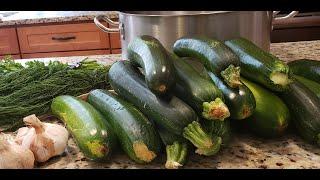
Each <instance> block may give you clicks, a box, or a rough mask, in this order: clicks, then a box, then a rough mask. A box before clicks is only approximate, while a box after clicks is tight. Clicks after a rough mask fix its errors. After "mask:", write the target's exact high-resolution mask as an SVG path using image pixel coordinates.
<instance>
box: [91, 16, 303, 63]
mask: <svg viewBox="0 0 320 180" xmlns="http://www.w3.org/2000/svg"><path fill="white" fill-rule="evenodd" d="M277 13H279V12H272V11H129V12H119V22H114V21H112V20H111V19H109V18H108V17H107V16H105V15H99V16H97V17H95V19H94V22H95V24H96V25H97V26H98V27H99V28H100V29H101V30H102V31H104V32H107V33H114V32H119V31H120V37H121V46H122V57H123V58H124V59H126V55H127V51H126V49H127V46H128V43H129V42H130V41H131V40H132V39H134V38H135V37H136V36H140V35H151V36H154V37H155V38H157V39H159V41H160V42H161V43H162V44H163V45H164V47H165V48H167V49H168V50H171V48H172V45H173V43H174V42H175V41H176V40H177V39H178V38H180V37H183V36H187V35H188V36H189V35H204V36H208V37H211V38H216V39H219V40H222V41H223V40H227V39H232V38H237V37H244V38H247V39H249V40H251V41H253V42H254V43H255V44H257V45H258V46H259V47H261V48H263V49H264V50H266V51H269V49H270V32H271V30H272V21H273V19H274V17H273V16H274V15H275V14H277ZM297 13H298V11H292V12H291V13H290V14H289V15H287V16H285V17H281V18H276V19H274V20H278V21H284V20H285V19H288V18H291V17H293V16H295V15H296V14H297ZM101 20H104V21H106V22H108V23H109V24H110V25H112V26H118V28H108V27H105V26H104V25H103V24H102V23H100V21H101Z"/></svg>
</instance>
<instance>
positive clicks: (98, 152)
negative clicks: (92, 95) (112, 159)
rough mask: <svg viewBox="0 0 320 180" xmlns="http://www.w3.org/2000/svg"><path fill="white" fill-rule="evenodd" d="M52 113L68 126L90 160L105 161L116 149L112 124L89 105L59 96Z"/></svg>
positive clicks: (78, 100) (54, 100) (52, 107)
mask: <svg viewBox="0 0 320 180" xmlns="http://www.w3.org/2000/svg"><path fill="white" fill-rule="evenodd" d="M51 112H52V114H53V115H54V116H56V117H58V118H59V119H60V120H62V121H63V122H64V123H65V124H66V127H67V129H68V130H69V132H70V134H71V135H72V136H73V138H74V140H75V142H76V144H77V145H78V147H79V148H80V150H81V152H82V153H83V154H84V155H85V157H87V158H88V159H91V160H94V161H102V160H105V159H107V158H108V156H109V155H110V154H111V152H112V151H113V150H114V149H115V147H116V144H117V137H116V135H115V133H114V132H113V130H112V128H111V126H110V124H109V123H108V122H107V121H106V120H105V119H104V117H103V116H102V115H101V114H100V112H98V111H97V110H96V109H95V108H94V107H93V106H92V105H90V104H89V103H87V102H85V101H83V100H81V99H79V98H77V97H73V96H69V95H64V96H58V97H56V98H54V99H53V101H52V104H51Z"/></svg>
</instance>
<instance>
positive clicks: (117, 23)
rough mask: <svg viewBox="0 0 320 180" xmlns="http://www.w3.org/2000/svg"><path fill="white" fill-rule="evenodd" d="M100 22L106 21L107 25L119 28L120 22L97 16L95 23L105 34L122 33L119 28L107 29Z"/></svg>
mask: <svg viewBox="0 0 320 180" xmlns="http://www.w3.org/2000/svg"><path fill="white" fill-rule="evenodd" d="M100 20H104V21H106V22H107V23H109V24H111V25H114V26H119V22H115V21H112V20H111V19H110V18H108V17H107V16H105V15H98V16H96V17H95V18H94V20H93V21H94V23H95V24H96V26H98V28H99V29H101V30H102V31H103V32H106V33H115V32H119V31H120V29H119V28H108V27H105V26H104V25H103V24H102V23H100Z"/></svg>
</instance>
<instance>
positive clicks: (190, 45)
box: [173, 37, 240, 87]
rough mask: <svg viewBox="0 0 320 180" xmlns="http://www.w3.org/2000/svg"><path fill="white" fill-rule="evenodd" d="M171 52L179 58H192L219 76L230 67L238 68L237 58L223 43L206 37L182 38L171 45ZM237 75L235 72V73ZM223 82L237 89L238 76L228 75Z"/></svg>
mask: <svg viewBox="0 0 320 180" xmlns="http://www.w3.org/2000/svg"><path fill="white" fill-rule="evenodd" d="M173 51H174V53H175V54H177V55H178V56H180V57H193V58H197V59H198V60H200V61H201V62H202V63H203V64H204V66H205V67H206V69H208V70H209V71H211V72H213V73H215V74H219V75H220V73H221V71H224V70H225V69H226V68H227V67H229V66H230V65H233V66H240V61H239V58H238V57H237V56H236V54H235V53H233V52H232V50H231V49H230V48H229V47H227V46H226V45H225V44H224V43H223V42H221V41H218V40H215V39H209V38H206V37H183V38H180V39H178V40H177V41H176V42H175V43H174V45H173ZM235 73H237V72H235ZM222 77H223V78H224V81H225V82H226V83H227V84H228V85H229V86H230V87H238V86H239V83H240V78H239V75H238V76H237V74H229V76H227V77H225V76H222Z"/></svg>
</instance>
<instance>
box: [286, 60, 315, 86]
mask: <svg viewBox="0 0 320 180" xmlns="http://www.w3.org/2000/svg"><path fill="white" fill-rule="evenodd" d="M288 66H289V68H290V71H291V72H293V74H295V75H299V76H302V77H304V78H307V79H310V80H313V81H315V82H317V83H320V61H316V60H311V59H299V60H295V61H291V62H289V63H288Z"/></svg>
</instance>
